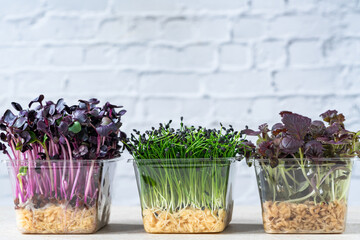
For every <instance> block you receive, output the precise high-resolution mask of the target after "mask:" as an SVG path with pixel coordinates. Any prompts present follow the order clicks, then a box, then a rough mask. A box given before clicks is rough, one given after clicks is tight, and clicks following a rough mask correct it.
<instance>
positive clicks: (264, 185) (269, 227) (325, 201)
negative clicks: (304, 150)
mask: <svg viewBox="0 0 360 240" xmlns="http://www.w3.org/2000/svg"><path fill="white" fill-rule="evenodd" d="M353 161H354V159H352V158H341V159H340V158H337V159H315V160H309V159H308V160H306V159H280V160H279V164H278V165H277V166H276V167H271V166H270V161H269V160H263V159H257V160H254V166H255V173H256V177H257V181H258V186H259V193H260V198H261V203H262V215H263V223H264V229H265V231H266V232H267V233H342V232H344V231H345V225H346V214H347V200H348V192H349V186H350V179H351V171H352V166H353Z"/></svg>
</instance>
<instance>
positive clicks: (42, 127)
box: [37, 121, 49, 133]
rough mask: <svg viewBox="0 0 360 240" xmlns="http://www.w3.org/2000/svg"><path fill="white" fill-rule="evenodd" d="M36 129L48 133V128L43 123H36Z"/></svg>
mask: <svg viewBox="0 0 360 240" xmlns="http://www.w3.org/2000/svg"><path fill="white" fill-rule="evenodd" d="M37 129H38V130H40V131H42V132H45V133H47V132H48V130H49V129H48V126H47V125H46V123H45V122H44V121H38V123H37Z"/></svg>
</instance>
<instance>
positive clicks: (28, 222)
mask: <svg viewBox="0 0 360 240" xmlns="http://www.w3.org/2000/svg"><path fill="white" fill-rule="evenodd" d="M117 160H119V159H112V160H71V161H70V160H26V161H19V160H12V161H7V165H8V171H9V176H10V181H11V183H12V189H13V194H14V204H15V212H16V221H17V226H18V229H19V230H20V231H21V232H22V233H38V234H39V233H46V234H49V233H50V234H51V233H52V234H70V233H95V232H96V231H98V230H99V229H100V228H102V227H104V226H105V225H106V224H107V223H108V222H109V216H110V205H111V192H112V189H111V188H112V180H113V176H114V171H115V166H116V162H117Z"/></svg>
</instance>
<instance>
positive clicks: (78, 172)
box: [70, 162, 80, 200]
mask: <svg viewBox="0 0 360 240" xmlns="http://www.w3.org/2000/svg"><path fill="white" fill-rule="evenodd" d="M79 175H80V162H79V163H78V169H77V172H76V177H75V181H74V184H73V188H72V190H71V195H70V200H71V199H72V198H73V195H74V191H75V187H76V183H77V181H78V178H79Z"/></svg>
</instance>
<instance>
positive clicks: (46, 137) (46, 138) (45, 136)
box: [43, 134, 49, 145]
mask: <svg viewBox="0 0 360 240" xmlns="http://www.w3.org/2000/svg"><path fill="white" fill-rule="evenodd" d="M48 138H49V137H48V136H47V135H46V134H45V135H44V141H43V145H45V142H46V140H48Z"/></svg>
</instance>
